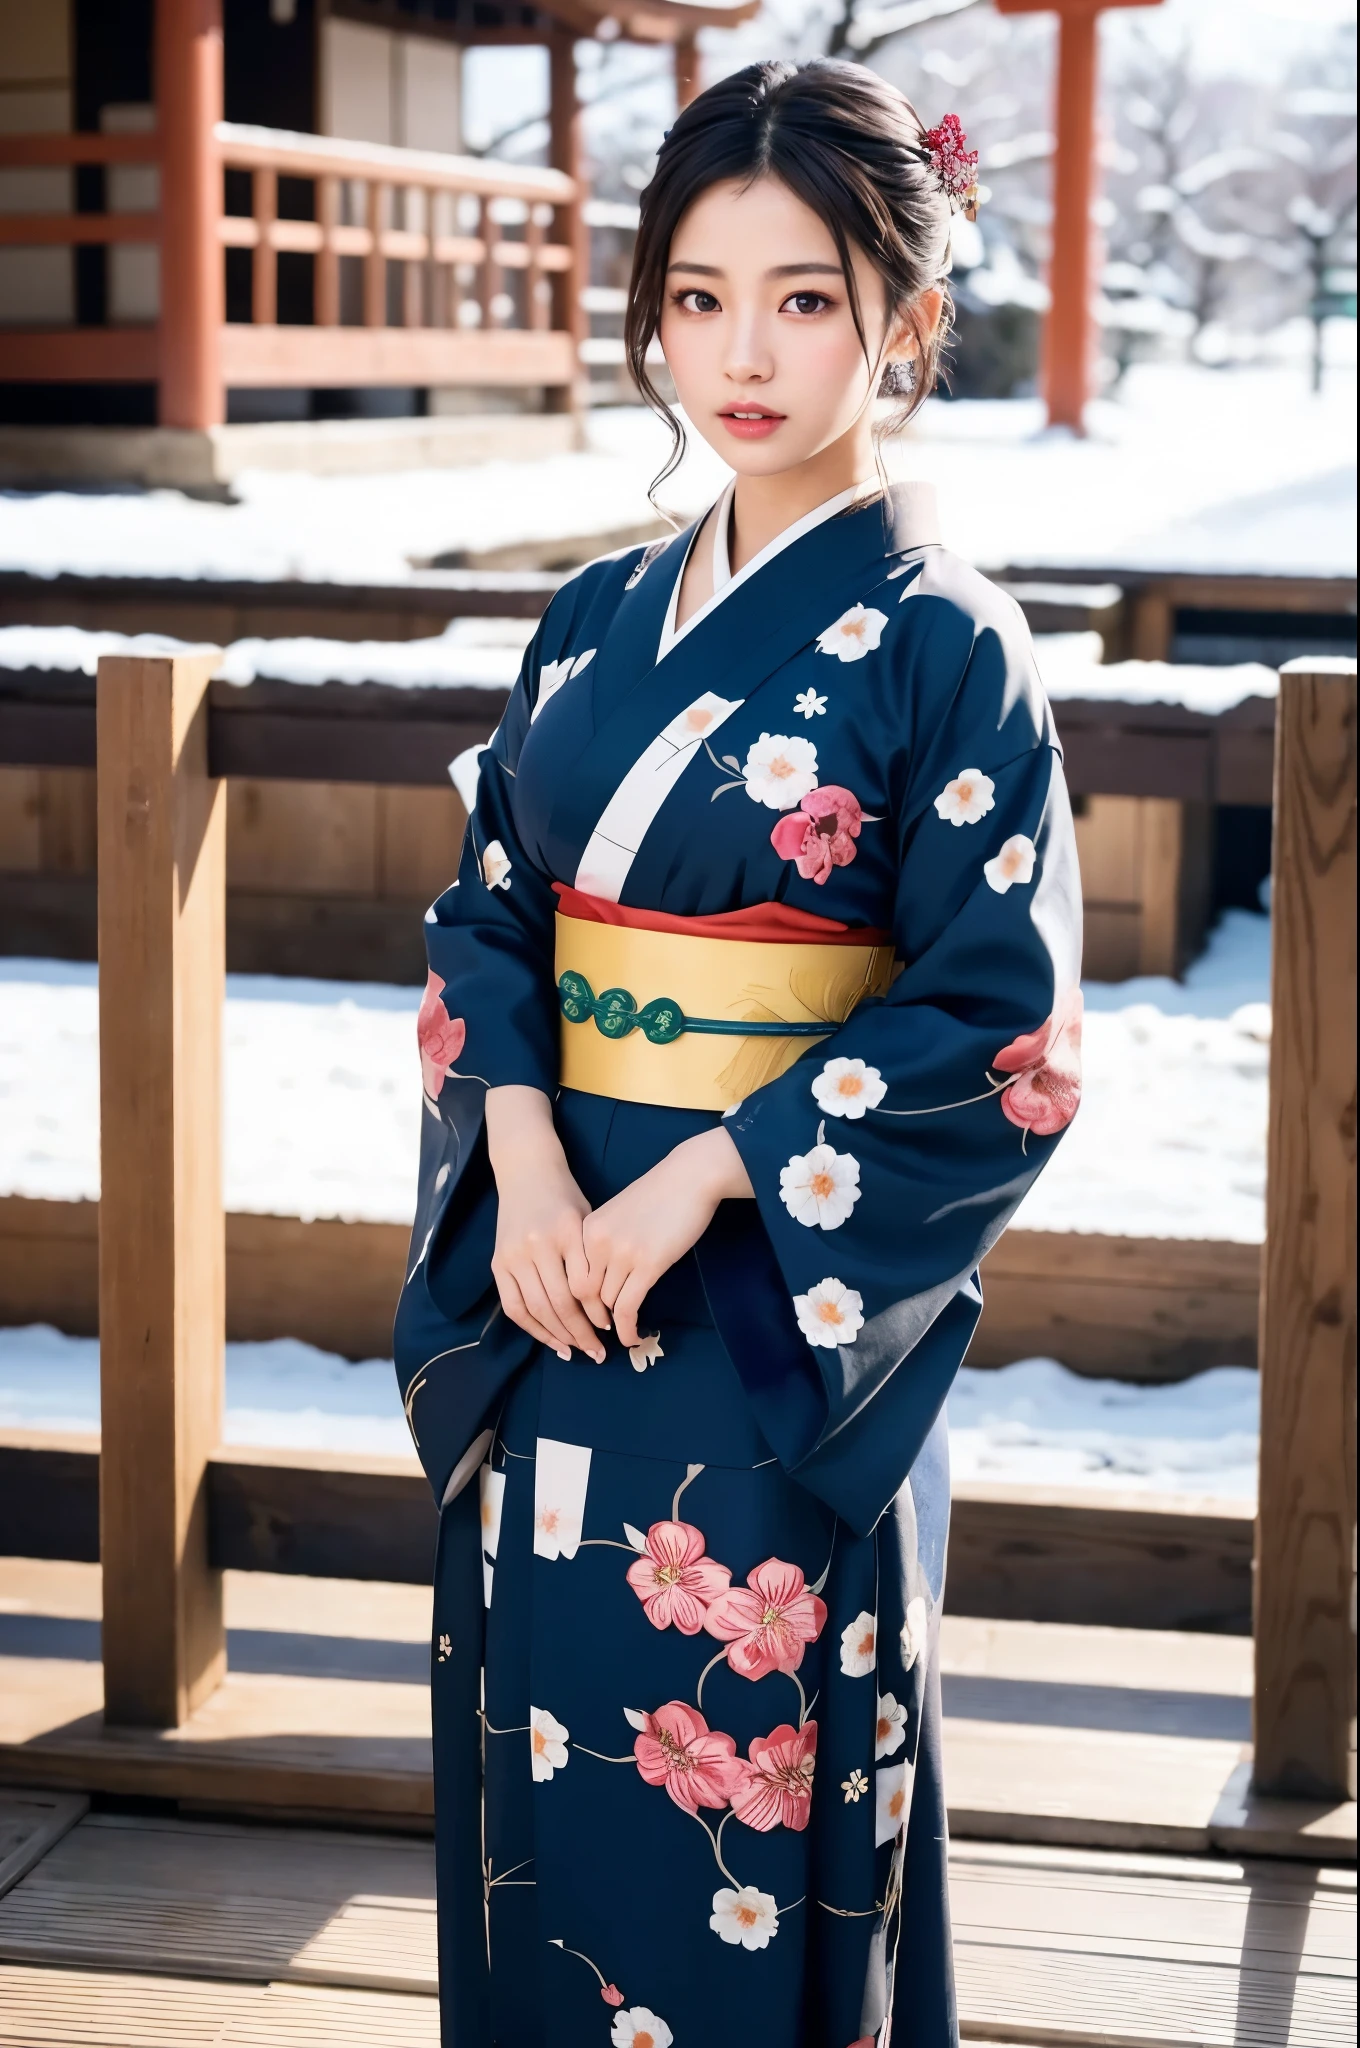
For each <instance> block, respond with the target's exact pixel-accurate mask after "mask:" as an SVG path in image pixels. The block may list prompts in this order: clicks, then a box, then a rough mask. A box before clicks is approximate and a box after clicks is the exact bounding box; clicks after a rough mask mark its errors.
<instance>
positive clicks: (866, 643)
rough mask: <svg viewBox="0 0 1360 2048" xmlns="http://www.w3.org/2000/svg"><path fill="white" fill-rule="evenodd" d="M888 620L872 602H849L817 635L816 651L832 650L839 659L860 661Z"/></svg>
mask: <svg viewBox="0 0 1360 2048" xmlns="http://www.w3.org/2000/svg"><path fill="white" fill-rule="evenodd" d="M887 623H888V615H887V613H886V612H876V611H875V610H874V609H873V607H872V605H862V604H852V605H851V607H850V609H849V611H848V612H842V613H841V615H840V617H839V618H838V619H837V620H836V622H835V624H834V625H832V626H828V627H827V629H826V631H825V632H824V633H819V634H818V635H817V649H818V652H819V653H821V654H834V655H835V656H836V659H837V660H838V661H863V659H864V657H865V655H866V654H872V653H873V651H874V649H875V648H876V647H877V645H878V643H879V641H880V640H881V639H882V638H883V628H884V627H885V626H886V625H887Z"/></svg>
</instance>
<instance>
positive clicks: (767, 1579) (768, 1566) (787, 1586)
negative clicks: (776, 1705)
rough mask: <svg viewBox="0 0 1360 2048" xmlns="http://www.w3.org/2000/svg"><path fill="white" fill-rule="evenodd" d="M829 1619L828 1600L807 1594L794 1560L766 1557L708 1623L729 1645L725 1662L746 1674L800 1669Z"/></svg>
mask: <svg viewBox="0 0 1360 2048" xmlns="http://www.w3.org/2000/svg"><path fill="white" fill-rule="evenodd" d="M825 1622H826V1602H825V1601H824V1600H819V1599H818V1598H817V1595H816V1594H815V1593H809V1592H808V1590H807V1586H806V1583H805V1581H804V1579H803V1574H802V1573H801V1572H800V1571H799V1569H798V1567H797V1565H796V1564H783V1563H782V1562H781V1561H780V1559H779V1558H777V1557H768V1558H766V1560H765V1562H764V1564H758V1565H757V1566H756V1568H755V1570H754V1571H753V1572H752V1573H751V1574H750V1575H749V1577H748V1578H747V1581H746V1584H745V1585H744V1586H734V1587H733V1588H732V1590H731V1591H730V1592H727V1593H724V1594H722V1596H721V1597H720V1598H719V1599H717V1600H715V1601H714V1602H713V1605H712V1606H711V1607H710V1608H709V1610H708V1613H707V1614H706V1615H705V1616H704V1627H705V1628H706V1629H707V1631H708V1633H709V1634H710V1635H711V1636H716V1637H717V1638H718V1641H719V1642H720V1643H726V1644H727V1661H728V1663H729V1665H730V1666H731V1668H732V1669H733V1671H735V1672H736V1673H737V1674H738V1675H739V1676H740V1677H742V1678H752V1679H755V1678H764V1676H765V1674H766V1673H767V1672H769V1671H796V1670H797V1669H798V1666H799V1665H800V1664H801V1663H802V1661H803V1649H804V1646H805V1645H806V1644H808V1643H815V1642H816V1640H817V1638H818V1636H819V1635H820V1634H821V1632H822V1628H823V1626H824V1624H825Z"/></svg>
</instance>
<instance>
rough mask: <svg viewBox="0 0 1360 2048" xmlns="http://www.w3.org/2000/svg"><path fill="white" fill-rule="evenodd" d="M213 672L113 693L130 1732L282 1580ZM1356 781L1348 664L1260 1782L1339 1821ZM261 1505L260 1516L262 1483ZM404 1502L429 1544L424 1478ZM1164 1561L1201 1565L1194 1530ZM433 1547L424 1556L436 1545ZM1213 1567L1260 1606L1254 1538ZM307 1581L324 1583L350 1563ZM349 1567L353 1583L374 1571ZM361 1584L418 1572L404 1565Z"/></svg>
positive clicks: (1296, 1178) (1286, 714)
mask: <svg viewBox="0 0 1360 2048" xmlns="http://www.w3.org/2000/svg"><path fill="white" fill-rule="evenodd" d="M215 665H216V657H215V656H214V655H212V654H210V653H204V652H201V651H199V652H193V653H189V652H185V653H183V654H179V655H168V654H167V655H156V656H147V657H130V656H106V657H105V658H104V659H102V660H101V662H100V664H99V677H98V686H97V714H98V734H97V739H98V745H97V769H98V779H99V806H98V810H99V827H100V844H99V856H100V859H99V957H100V984H101V1003H100V1054H101V1064H100V1086H101V1097H102V1100H103V1103H104V1115H103V1119H102V1128H101V1143H102V1149H103V1158H104V1165H105V1171H104V1174H103V1176H102V1179H103V1188H104V1191H105V1192H104V1196H103V1199H102V1201H101V1203H100V1213H99V1236H100V1285H99V1331H100V1344H101V1367H100V1372H101V1406H102V1415H103V1431H102V1444H101V1448H100V1475H99V1490H100V1535H99V1554H100V1558H101V1562H102V1566H103V1573H104V1660H105V1687H106V1706H107V1718H108V1720H109V1722H110V1723H123V1724H125V1725H126V1724H138V1723H140V1724H142V1725H150V1726H157V1727H173V1726H177V1725H180V1724H182V1723H183V1722H184V1721H185V1720H186V1718H187V1717H188V1716H190V1715H191V1714H192V1712H193V1710H194V1707H195V1704H196V1703H197V1702H198V1701H200V1700H202V1699H203V1698H204V1697H205V1696H206V1695H207V1693H209V1692H210V1691H211V1690H212V1689H213V1687H214V1686H215V1684H216V1682H217V1680H218V1677H219V1676H220V1673H221V1670H222V1655H223V1635H222V1624H221V1607H220V1568H221V1566H222V1565H223V1564H224V1563H226V1562H232V1563H237V1564H239V1563H242V1562H248V1563H249V1564H250V1565H251V1566H252V1568H255V1569H260V1568H266V1569H278V1568H279V1560H278V1558H275V1557H261V1556H260V1555H258V1554H256V1553H251V1552H249V1551H247V1550H243V1549H241V1548H240V1547H239V1543H238V1541H237V1539H236V1538H232V1540H231V1541H230V1542H228V1541H226V1540H225V1538H223V1536H222V1534H221V1531H222V1529H223V1528H224V1527H227V1526H231V1527H235V1526H236V1524H235V1523H231V1522H230V1517H228V1519H227V1522H225V1523H224V1521H223V1515H224V1514H225V1512H226V1511H225V1509H224V1508H223V1506H222V1501H223V1499H224V1498H225V1496H224V1492H223V1489H224V1488H225V1489H226V1490H227V1492H228V1493H230V1491H231V1489H232V1487H236V1489H237V1493H238V1495H239V1493H240V1486H241V1484H243V1483H244V1482H239V1481H238V1480H236V1479H231V1478H230V1476H229V1475H227V1474H226V1473H225V1467H226V1466H227V1465H232V1467H233V1469H235V1467H236V1466H239V1465H241V1464H242V1462H243V1460H242V1459H241V1458H240V1457H237V1456H236V1455H235V1454H231V1455H230V1456H229V1455H228V1454H225V1453H221V1452H220V1451H219V1448H218V1439H219V1424H220V1416H221V1408H222V1389H223V1377H222V1375H223V1322H224V1275H225V1265H226V1248H225V1229H224V1219H223V1212H222V1198H221V1185H220V1172H219V1167H218V1136H217V1133H218V1121H219V1103H220V1092H219V1091H220V1047H221V1019H222V973H223V906H224V896H225V866H224V861H223V827H222V819H223V801H222V784H221V781H220V779H219V777H220V773H221V769H222V767H223V766H224V765H226V764H224V763H223V762H222V761H221V760H220V759H216V758H214V755H215V754H217V753H218V752H219V751H220V750H219V749H218V748H216V747H215V746H214V742H213V721H212V718H211V715H210V713H211V703H210V694H209V683H210V678H211V674H212V670H213V668H214V666H215ZM238 716H239V714H238ZM214 770H216V771H217V773H214ZM1355 775H1356V683H1355V666H1354V663H1353V662H1352V663H1343V662H1339V661H1338V662H1331V663H1327V662H1313V663H1310V664H1304V663H1297V664H1294V665H1293V667H1292V669H1290V670H1286V671H1285V672H1284V674H1283V675H1282V678H1281V688H1280V739H1279V753H1278V759H1277V770H1276V837H1275V844H1276V849H1277V852H1276V871H1275V883H1276V893H1275V926H1274V944H1275V960H1276V966H1275V987H1274V999H1275V1018H1276V1038H1275V1044H1274V1051H1273V1056H1272V1073H1271V1097H1272V1104H1271V1109H1272V1113H1271V1125H1270V1153H1269V1190H1270V1194H1269V1217H1268V1224H1269V1228H1268V1242H1267V1248H1266V1261H1265V1284H1264V1298H1263V1315H1262V1323H1261V1331H1262V1341H1261V1358H1260V1365H1261V1384H1262V1408H1263V1423H1264V1426H1263V1429H1262V1440H1261V1477H1260V1516H1259V1523H1258V1530H1257V1596H1256V1650H1257V1690H1256V1773H1257V1782H1258V1786H1259V1788H1260V1789H1261V1790H1263V1791H1267V1792H1271V1793H1275V1794H1281V1795H1285V1796H1291V1795H1292V1796H1296V1797H1297V1796H1302V1797H1304V1798H1312V1799H1316V1800H1320V1801H1322V1802H1324V1803H1326V1802H1330V1801H1336V1800H1344V1799H1345V1798H1346V1797H1347V1796H1348V1795H1349V1796H1350V1797H1353V1796H1354V1754H1355V1753H1354V1746H1353V1744H1354V1724H1355V1657H1354V1650H1355V1641H1354V1626H1355V1624H1354V1572H1355V1563H1354V1531H1355V1451H1354V1419H1355V1328H1356V1306H1355V1279H1354V1272H1355V1268H1354V1259H1353V1246H1354V1225H1355V1142H1354V1115H1355V1108H1354V1105H1355V1087H1356V1078H1355V1075H1356V1069H1355V1012H1354V1005H1355V875H1356V817H1355V801H1356V799H1355ZM87 1448H88V1449H89V1451H90V1454H91V1455H92V1447H87ZM27 1455H28V1453H27V1452H24V1451H22V1449H20V1450H18V1451H14V1452H13V1453H12V1457H11V1470H10V1471H9V1472H8V1474H0V1478H4V1477H7V1478H8V1479H9V1480H10V1481H11V1482H13V1481H14V1468H13V1458H14V1457H21V1456H27ZM244 1462H246V1463H248V1462H249V1460H245V1461H244ZM265 1462H268V1461H267V1460H266V1461H265ZM302 1462H305V1461H302ZM338 1462H343V1461H338ZM292 1463H293V1464H298V1463H299V1461H298V1460H297V1459H296V1458H294V1459H293V1460H292ZM68 1476H69V1475H68ZM90 1479H91V1475H90V1472H89V1471H88V1470H86V1472H85V1474H84V1477H83V1479H82V1480H81V1482H80V1483H81V1485H83V1487H84V1493H83V1495H82V1498H83V1499H84V1500H85V1501H86V1509H85V1511H84V1512H85V1513H86V1519H87V1521H88V1512H89V1511H88V1500H89V1494H90ZM252 1483H253V1482H252ZM271 1483H272V1482H271ZM365 1483H367V1481H365ZM408 1495H409V1498H408V1497H407V1496H408ZM253 1497H255V1498H256V1503H257V1508H258V1505H259V1499H262V1498H263V1496H260V1495H259V1489H258V1487H257V1488H256V1495H255V1496H253ZM402 1498H403V1502H404V1507H405V1509H409V1510H410V1511H411V1512H412V1513H416V1514H417V1519H418V1503H419V1500H420V1495H419V1485H418V1482H414V1481H412V1482H411V1483H410V1484H409V1485H408V1486H407V1487H406V1492H405V1493H404V1494H403V1497H402ZM269 1500H270V1501H271V1502H273V1504H274V1507H277V1506H278V1499H277V1495H276V1493H271V1494H269ZM215 1501H216V1502H217V1506H216V1507H214V1502H215ZM974 1505H976V1503H974ZM238 1506H239V1500H238ZM992 1506H993V1507H995V1508H996V1512H997V1513H998V1514H999V1513H1000V1512H1001V1508H1002V1507H1005V1503H1000V1504H999V1505H998V1504H997V1503H993V1504H992ZM991 1511H992V1510H991V1508H989V1510H988V1512H991ZM1006 1511H1007V1512H1010V1509H1009V1508H1008V1509H1007V1510H1006ZM232 1512H233V1513H235V1512H236V1510H235V1509H233V1511H232ZM252 1512H254V1511H253V1510H252ZM270 1512H271V1513H272V1512H273V1508H271V1510H270ZM356 1512H357V1509H356ZM299 1513H300V1510H299ZM309 1513H310V1511H309ZM215 1515H216V1517H217V1524H218V1528H219V1536H218V1540H217V1542H216V1544H214V1541H213V1537H212V1530H213V1526H214V1516H215ZM247 1519H249V1517H247ZM267 1519H268V1517H267V1516H263V1517H262V1515H261V1514H260V1513H255V1521H256V1522H260V1521H262V1520H267ZM297 1519H298V1517H297V1515H295V1516H294V1520H295V1521H297ZM304 1519H305V1518H304ZM312 1519H313V1520H314V1519H315V1517H314V1516H313V1517H312ZM1232 1519H1233V1518H1232V1517H1231V1516H1230V1515H1224V1516H1220V1517H1219V1520H1220V1521H1222V1522H1224V1523H1226V1522H1228V1521H1231V1520H1232ZM237 1520H238V1522H239V1520H240V1517H239V1515H238V1517H237ZM1088 1520H1089V1518H1088ZM1146 1522H1147V1517H1146V1516H1145V1517H1144V1523H1146ZM426 1527H428V1515H427V1516H426ZM1060 1535H1061V1532H1057V1533H1055V1532H1054V1531H1052V1530H1050V1532H1049V1535H1048V1536H1047V1537H1046V1538H1045V1540H1046V1541H1050V1542H1052V1543H1057V1542H1058V1541H1059V1536H1060ZM1090 1536H1091V1529H1090V1527H1088V1526H1087V1525H1086V1524H1083V1525H1082V1529H1081V1530H1080V1531H1078V1532H1075V1533H1074V1531H1072V1530H1068V1532H1067V1534H1066V1535H1065V1536H1062V1537H1061V1540H1062V1542H1063V1543H1065V1544H1067V1546H1068V1550H1069V1552H1070V1551H1071V1547H1072V1545H1073V1544H1074V1543H1076V1544H1078V1545H1080V1544H1087V1545H1088V1546H1089V1541H1090ZM1163 1537H1164V1538H1165V1541H1166V1542H1167V1543H1175V1544H1181V1545H1185V1544H1190V1545H1192V1546H1193V1544H1194V1543H1195V1542H1197V1541H1199V1537H1198V1536H1197V1534H1196V1531H1195V1529H1194V1528H1193V1527H1191V1526H1190V1525H1188V1524H1187V1525H1186V1526H1185V1527H1184V1528H1182V1529H1180V1530H1179V1531H1178V1532H1176V1533H1175V1534H1174V1535H1173V1534H1168V1533H1167V1532H1165V1531H1164V1532H1162V1537H1157V1538H1155V1539H1154V1540H1157V1541H1161V1540H1163ZM87 1538H88V1531H87ZM412 1540H413V1541H414V1542H416V1543H417V1544H419V1543H423V1542H424V1541H425V1540H426V1539H425V1537H424V1535H422V1534H421V1532H420V1530H419V1528H416V1529H415V1532H414V1536H413V1539H412ZM973 1540H974V1548H975V1551H976V1553H977V1554H976V1556H975V1557H974V1560H973V1564H974V1567H975V1568H976V1569H981V1566H982V1565H987V1567H988V1569H990V1568H991V1567H990V1564H989V1563H988V1561H989V1560H995V1558H996V1557H997V1556H998V1555H1000V1554H1002V1553H1003V1552H1004V1549H1005V1546H1006V1544H1007V1543H1008V1542H1013V1541H1015V1540H1016V1532H1015V1530H1014V1529H1013V1528H1003V1527H1002V1526H1001V1525H1000V1523H997V1522H995V1521H994V1522H993V1524H990V1525H988V1527H987V1528H986V1529H985V1530H984V1529H982V1528H981V1527H980V1526H975V1527H974V1529H973ZM1024 1540H1025V1541H1028V1540H1029V1538H1028V1537H1026V1538H1025V1539H1024ZM1120 1540H1121V1541H1122V1540H1124V1539H1122V1538H1121V1539H1120ZM1137 1540H1138V1543H1140V1544H1141V1543H1146V1541H1148V1540H1149V1536H1148V1529H1147V1528H1146V1527H1143V1529H1142V1534H1141V1535H1140V1536H1139V1537H1138V1539H1137ZM1234 1545H1236V1547H1234ZM87 1548H88V1541H87ZM1215 1557H1216V1558H1218V1559H1219V1561H1220V1564H1221V1566H1222V1568H1223V1569H1224V1570H1228V1571H1230V1572H1231V1573H1232V1574H1233V1576H1234V1578H1235V1580H1236V1581H1237V1582H1238V1583H1240V1581H1241V1579H1242V1576H1243V1571H1244V1566H1243V1556H1242V1546H1241V1544H1240V1542H1239V1540H1238V1538H1237V1537H1235V1536H1233V1535H1232V1531H1231V1530H1225V1532H1222V1540H1221V1541H1219V1542H1218V1548H1217V1550H1216V1551H1215ZM307 1558H308V1561H307V1564H306V1568H307V1569H309V1570H330V1569H335V1568H337V1564H338V1563H339V1562H340V1561H339V1560H337V1559H336V1558H335V1557H331V1558H330V1559H329V1561H327V1560H326V1559H325V1558H323V1557H322V1556H321V1555H320V1554H319V1553H318V1554H316V1555H313V1554H312V1553H311V1552H308V1553H307ZM295 1568H297V1567H296V1566H295ZM344 1568H345V1569H347V1570H353V1569H355V1561H354V1552H353V1550H352V1549H351V1550H348V1551H347V1552H346V1557H345V1560H344ZM367 1568H369V1569H379V1568H381V1569H383V1570H385V1571H391V1570H393V1569H395V1566H394V1563H393V1559H392V1557H391V1555H390V1553H384V1555H383V1562H382V1564H381V1566H379V1565H378V1564H377V1563H376V1562H375V1558H374V1557H370V1559H369V1561H368V1567H367ZM406 1568H409V1566H403V1569H406ZM1218 1568H1219V1566H1218V1565H1216V1566H1215V1569H1218ZM976 1569H975V1573H974V1575H975V1577H976ZM965 1576H966V1574H965ZM979 1584H981V1582H980V1581H979ZM1164 1584H1165V1586H1166V1587H1167V1589H1168V1590H1169V1582H1164ZM1088 1592H1089V1588H1088ZM1191 1592H1193V1597H1194V1599H1196V1600H1201V1598H1202V1593H1201V1591H1194V1590H1193V1589H1191V1588H1187V1586H1185V1585H1182V1587H1181V1590H1180V1593H1179V1594H1178V1595H1177V1597H1178V1598H1187V1599H1188V1598H1189V1597H1190V1595H1191ZM978 1598H979V1599H981V1600H982V1601H983V1602H984V1604H986V1603H988V1602H990V1603H992V1609H991V1611H995V1603H996V1602H997V1600H998V1599H1000V1598H1001V1591H1000V1590H999V1589H998V1587H997V1585H996V1584H995V1583H994V1582H993V1580H991V1579H988V1580H987V1581H986V1590H985V1592H983V1591H980V1592H979V1593H978ZM1173 1611H1175V1612H1177V1614H1178V1618H1184V1617H1183V1615H1182V1614H1181V1612H1180V1610H1174V1609H1173ZM1193 1611H1194V1612H1198V1613H1200V1614H1201V1616H1202V1614H1203V1612H1204V1610H1203V1606H1202V1605H1201V1606H1200V1608H1198V1609H1194V1610H1193ZM1069 1618H1070V1616H1069ZM1109 1618H1112V1619H1123V1620H1128V1619H1129V1618H1130V1617H1129V1616H1128V1615H1112V1616H1110V1617H1109ZM1134 1618H1136V1617H1134Z"/></svg>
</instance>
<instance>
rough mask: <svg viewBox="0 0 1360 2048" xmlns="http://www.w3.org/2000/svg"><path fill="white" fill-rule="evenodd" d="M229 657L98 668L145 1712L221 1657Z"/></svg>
mask: <svg viewBox="0 0 1360 2048" xmlns="http://www.w3.org/2000/svg"><path fill="white" fill-rule="evenodd" d="M220 659H221V657H220V655H219V654H218V653H217V652H216V650H215V649H214V650H209V651H207V652H204V653H198V654H184V655H176V656H150V657H144V658H139V657H135V656H127V655H106V656H105V657H104V658H103V659H102V660H101V662H100V664H99V678H98V696H97V717H98V755H99V759H98V808H99V973H100V1004H99V1019H100V1042H99V1087H100V1153H101V1180H102V1185H103V1188H104V1190H105V1193H104V1198H103V1200H102V1202H101V1204H100V1233H99V1325H100V1333H101V1353H102V1361H101V1373H100V1400H101V1412H102V1418H103V1423H102V1427H103V1446H104V1451H103V1459H104V1473H103V1486H102V1490H101V1504H100V1526H101V1539H100V1540H101V1550H102V1555H103V1560H104V1578H105V1590H104V1614H105V1623H104V1659H105V1702H106V1711H107V1715H108V1718H109V1720H110V1721H111V1722H122V1723H129V1724H133V1725H139V1726H150V1727H176V1726H178V1725H179V1724H180V1723H181V1722H183V1721H184V1720H185V1719H187V1717H188V1716H189V1714H190V1713H192V1712H193V1710H194V1708H195V1707H196V1706H197V1705H198V1704H199V1702H200V1701H202V1700H203V1699H204V1698H205V1697H206V1695H207V1694H208V1693H210V1692H211V1691H212V1690H213V1688H214V1687H215V1686H216V1685H217V1683H218V1682H219V1680H220V1679H221V1677H222V1674H223V1671H224V1669H225V1649H224V1639H223V1633H222V1605H221V1590H220V1583H219V1579H218V1575H217V1573H216V1572H215V1571H213V1570H212V1569H210V1567H209V1564H208V1524H207V1496H206V1492H205V1488H204V1472H205V1468H206V1464H207V1460H208V1457H209V1454H210V1453H211V1452H212V1450H213V1449H214V1447H215V1446H216V1444H217V1441H218V1439H219V1437H220V1435H221V1416H222V1343H223V1300H224V1244H223V1224H222V1141H221V1036H222V1003H223V998H224V994H225V986H224V983H225V964H224V963H225V944H226V935H225V916H226V817H227V806H226V791H225V789H224V787H223V786H222V784H221V783H220V782H216V781H213V780H210V778H209V776H208V772H207V768H208V730H207V727H208V721H207V685H208V678H209V677H210V676H211V674H212V672H213V670H214V669H215V668H216V667H217V666H218V663H219V662H220Z"/></svg>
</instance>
